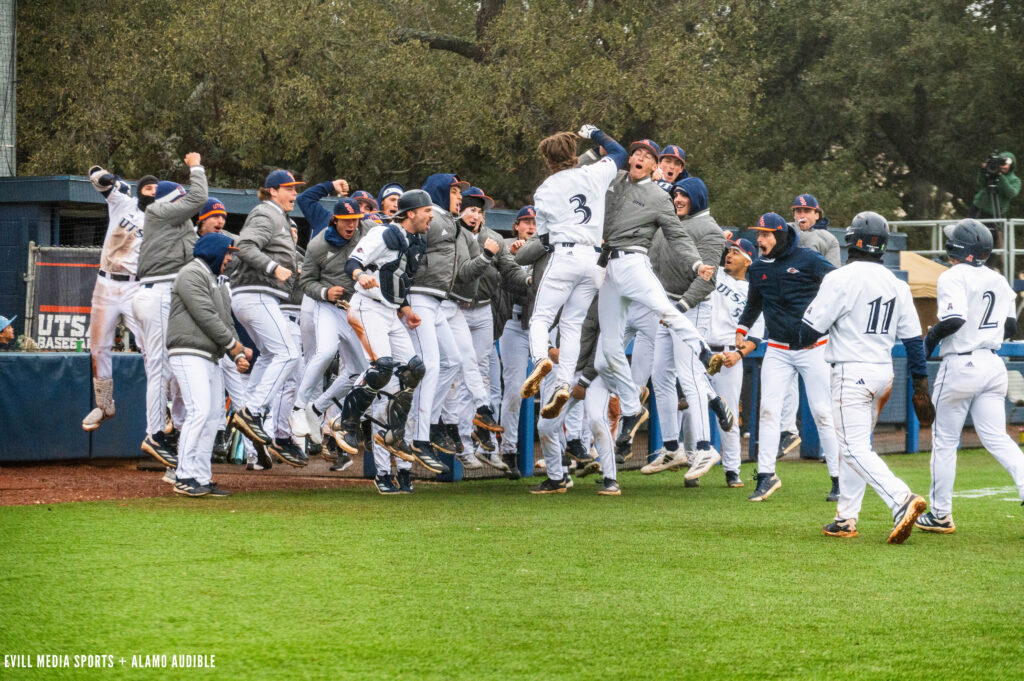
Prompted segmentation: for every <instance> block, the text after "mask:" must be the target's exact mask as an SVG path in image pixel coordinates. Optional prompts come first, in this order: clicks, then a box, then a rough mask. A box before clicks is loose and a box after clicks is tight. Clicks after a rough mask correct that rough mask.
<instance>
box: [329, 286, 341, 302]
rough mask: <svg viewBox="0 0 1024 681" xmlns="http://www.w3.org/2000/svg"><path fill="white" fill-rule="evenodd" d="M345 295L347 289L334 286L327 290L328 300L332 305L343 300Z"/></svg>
mask: <svg viewBox="0 0 1024 681" xmlns="http://www.w3.org/2000/svg"><path fill="white" fill-rule="evenodd" d="M344 295H345V288H344V287H342V286H332V287H330V288H329V289H327V300H329V301H331V302H332V303H336V302H338V301H339V300H341V299H342V297H343V296H344Z"/></svg>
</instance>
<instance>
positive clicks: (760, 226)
mask: <svg viewBox="0 0 1024 681" xmlns="http://www.w3.org/2000/svg"><path fill="white" fill-rule="evenodd" d="M788 226H789V225H787V224H786V221H785V220H784V219H783V218H782V216H781V215H779V214H778V213H765V214H764V215H762V216H761V217H760V219H759V220H758V221H757V225H755V227H754V229H756V230H758V231H761V232H784V231H786V228H787V227H788Z"/></svg>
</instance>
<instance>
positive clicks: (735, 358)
mask: <svg viewBox="0 0 1024 681" xmlns="http://www.w3.org/2000/svg"><path fill="white" fill-rule="evenodd" d="M741 359H743V355H741V354H740V353H738V352H727V353H725V354H724V355H722V364H724V365H725V366H726V367H733V366H736V363H737V362H739V361H740V360H741Z"/></svg>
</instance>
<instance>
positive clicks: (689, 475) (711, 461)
mask: <svg viewBox="0 0 1024 681" xmlns="http://www.w3.org/2000/svg"><path fill="white" fill-rule="evenodd" d="M721 460H722V455H721V454H719V453H718V450H717V449H715V448H714V447H711V448H710V449H699V450H697V456H696V458H695V459H694V462H693V465H692V466H691V467H690V470H688V471H686V476H685V477H686V479H687V480H696V479H698V478H700V476H702V475H704V474H705V473H707V472H708V471H709V470H711V467H712V466H714V465H715V464H716V463H718V462H719V461H721Z"/></svg>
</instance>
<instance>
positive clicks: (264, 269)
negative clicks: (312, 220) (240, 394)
mask: <svg viewBox="0 0 1024 681" xmlns="http://www.w3.org/2000/svg"><path fill="white" fill-rule="evenodd" d="M300 184H303V183H302V182H299V181H298V180H296V179H295V177H294V176H293V175H292V174H291V173H290V172H288V171H287V170H275V171H273V172H272V173H270V174H269V175H267V178H266V180H265V181H264V182H263V186H262V187H260V189H259V199H260V203H259V204H258V205H257V206H256V207H255V208H253V209H252V210H251V211H249V215H248V216H246V219H245V224H244V225H243V227H242V231H241V233H240V234H239V235H238V239H237V240H236V241H235V244H236V245H237V246H238V254H237V259H238V262H237V263H236V264H235V266H234V267H233V268H232V270H231V292H232V297H231V309H232V310H233V311H234V313H235V317H237V318H238V321H239V322H240V323H241V324H242V326H243V327H244V328H245V330H246V332H247V333H248V334H249V336H250V338H252V339H253V342H254V343H256V346H257V347H258V348H259V351H260V356H259V358H258V359H257V360H256V362H255V364H254V366H253V372H252V375H251V376H250V378H249V391H248V394H247V395H246V403H245V406H244V407H242V408H241V409H237V410H236V411H235V413H234V414H232V416H231V423H232V425H234V426H235V427H236V428H238V429H239V430H241V431H242V432H243V433H245V435H246V436H248V437H249V438H250V439H251V440H253V441H254V442H257V441H258V442H260V443H262V444H264V445H271V444H272V443H273V438H271V437H270V436H269V435H268V434H267V432H266V431H265V430H264V427H263V423H264V420H265V419H266V416H267V410H268V409H269V407H270V402H271V399H272V398H273V397H274V396H275V395H276V394H277V393H278V391H280V390H281V387H282V385H283V384H284V381H285V379H286V378H287V377H288V375H289V374H290V373H291V372H293V371H294V370H295V365H296V364H297V363H298V361H299V347H298V345H297V343H296V342H295V339H294V337H293V336H292V333H291V331H290V330H289V327H288V321H287V320H286V319H285V318H284V315H283V314H282V312H281V302H283V301H287V300H288V298H289V296H290V295H291V292H292V282H291V280H292V278H293V277H294V276H295V274H296V270H297V269H298V263H297V262H296V254H295V241H294V239H293V238H292V231H291V224H290V223H289V220H288V212H289V211H291V210H292V208H293V207H294V206H295V197H296V190H295V187H296V186H297V185H300Z"/></svg>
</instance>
